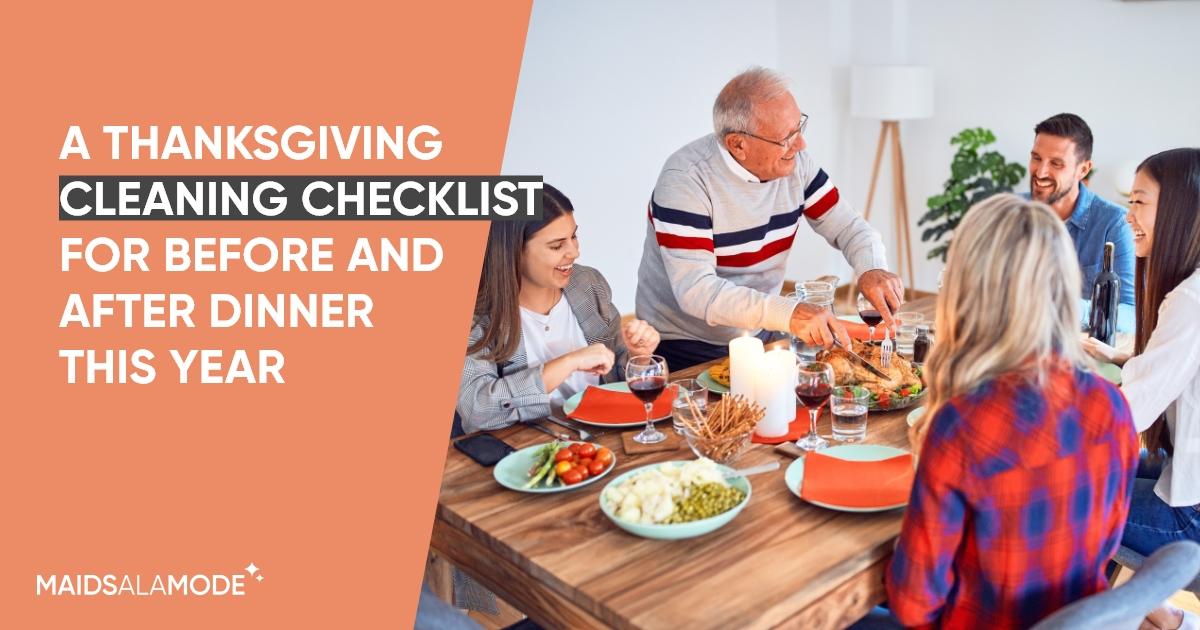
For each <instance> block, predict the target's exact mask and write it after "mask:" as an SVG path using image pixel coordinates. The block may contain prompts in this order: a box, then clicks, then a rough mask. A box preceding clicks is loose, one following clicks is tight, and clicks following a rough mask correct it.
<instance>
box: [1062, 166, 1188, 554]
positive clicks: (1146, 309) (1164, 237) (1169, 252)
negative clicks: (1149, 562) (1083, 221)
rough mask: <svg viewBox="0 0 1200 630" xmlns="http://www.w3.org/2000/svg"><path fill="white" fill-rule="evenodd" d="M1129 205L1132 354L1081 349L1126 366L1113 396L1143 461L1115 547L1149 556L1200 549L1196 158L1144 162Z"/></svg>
mask: <svg viewBox="0 0 1200 630" xmlns="http://www.w3.org/2000/svg"><path fill="white" fill-rule="evenodd" d="M1129 201H1130V209H1129V214H1128V216H1127V217H1126V219H1125V220H1126V221H1128V222H1129V224H1130V226H1131V227H1132V228H1133V240H1134V249H1135V253H1136V254H1137V268H1136V272H1135V275H1134V291H1135V294H1136V296H1137V337H1136V341H1135V343H1134V352H1133V355H1132V356H1130V355H1127V354H1124V353H1121V352H1119V351H1117V350H1116V349H1114V348H1112V347H1110V346H1107V345H1105V344H1103V343H1101V342H1099V341H1097V340H1095V339H1088V340H1087V341H1086V342H1084V347H1085V348H1086V349H1087V351H1088V352H1089V353H1091V354H1092V355H1093V356H1096V357H1098V358H1101V359H1104V360H1107V361H1111V362H1113V363H1117V364H1119V365H1123V366H1124V367H1123V369H1122V370H1121V380H1122V383H1123V384H1122V385H1121V391H1122V392H1123V393H1124V394H1125V397H1126V398H1127V399H1128V400H1129V406H1130V408H1131V409H1132V410H1133V421H1134V424H1135V425H1136V426H1137V429H1138V431H1140V432H1141V436H1142V444H1143V446H1144V447H1145V448H1146V454H1145V456H1144V458H1143V461H1142V466H1141V467H1140V468H1139V470H1138V477H1139V479H1138V480H1137V481H1136V483H1135V485H1134V491H1133V503H1132V505H1131V506H1130V509H1129V522H1128V523H1127V524H1126V525H1125V534H1124V536H1123V537H1122V539H1121V544H1123V545H1124V546H1126V547H1129V548H1130V549H1133V550H1134V551H1137V552H1138V553H1141V554H1143V555H1150V554H1151V553H1152V552H1154V551H1155V550H1156V549H1158V548H1159V547H1161V546H1163V545H1165V544H1167V543H1168V542H1171V541H1174V540H1181V539H1190V540H1194V541H1197V542H1200V510H1197V504H1200V326H1197V316H1200V149H1175V150H1172V151H1164V152H1162V153H1159V154H1157V155H1154V156H1151V157H1149V158H1147V159H1146V161H1145V162H1142V164H1141V165H1140V166H1138V170H1137V174H1136V176H1135V177H1134V180H1133V191H1132V193H1131V195H1130V198H1129Z"/></svg>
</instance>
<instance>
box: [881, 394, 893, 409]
mask: <svg viewBox="0 0 1200 630" xmlns="http://www.w3.org/2000/svg"><path fill="white" fill-rule="evenodd" d="M879 406H880V407H891V406H892V397H891V396H888V395H887V394H886V393H885V394H883V395H882V396H880V397H879Z"/></svg>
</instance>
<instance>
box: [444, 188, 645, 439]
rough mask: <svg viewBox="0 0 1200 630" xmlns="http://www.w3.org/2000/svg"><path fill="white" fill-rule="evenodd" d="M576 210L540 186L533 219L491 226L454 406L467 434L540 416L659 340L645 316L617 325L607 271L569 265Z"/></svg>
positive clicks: (613, 374)
mask: <svg viewBox="0 0 1200 630" xmlns="http://www.w3.org/2000/svg"><path fill="white" fill-rule="evenodd" d="M574 212H575V209H574V207H573V206H572V205H571V201H570V200H569V199H567V197H566V196H565V195H563V194H562V193H561V192H559V191H558V189H556V188H554V187H553V186H550V185H549V184H546V185H545V186H544V187H543V189H542V219H541V220H540V221H527V222H517V221H495V222H493V223H492V227H491V232H489V234H488V243H487V250H486V252H485V253H484V259H483V273H482V274H481V275H480V278H479V291H478V293H477V294H476V298H475V315H474V318H473V322H472V327H471V337H470V341H469V345H468V347H467V359H466V363H465V365H464V366H463V375H462V383H461V385H460V387H459V391H458V405H457V407H456V409H455V411H456V422H458V421H461V429H462V430H463V431H465V432H466V433H472V432H475V431H483V430H490V429H499V428H501V427H505V426H508V425H511V424H513V423H515V422H518V421H521V420H532V419H534V418H541V417H545V416H547V415H549V414H550V405H551V404H552V403H553V404H562V403H563V401H565V400H566V399H567V398H569V397H571V396H572V395H574V394H575V393H576V392H578V391H581V390H583V389H585V388H586V387H587V386H588V385H596V384H599V383H600V382H612V381H620V380H622V378H623V376H624V367H625V362H626V361H627V360H628V359H629V357H631V356H643V355H649V354H653V353H654V349H655V348H657V347H658V341H659V338H658V332H657V331H655V330H654V328H652V327H651V326H650V325H649V324H647V323H646V322H644V321H640V320H634V321H631V322H629V323H627V324H625V325H624V326H622V325H621V314H620V313H619V312H618V311H617V309H616V307H615V306H613V303H612V297H611V296H612V291H611V289H610V288H609V286H608V282H607V281H605V279H604V276H602V275H600V272H598V271H596V270H595V269H592V268H590V267H584V266H583V265H579V264H576V263H575V260H576V259H577V258H579V240H578V238H577V236H576V234H575V232H576V225H575V217H574V216H573V215H574Z"/></svg>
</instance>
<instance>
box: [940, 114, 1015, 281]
mask: <svg viewBox="0 0 1200 630" xmlns="http://www.w3.org/2000/svg"><path fill="white" fill-rule="evenodd" d="M995 141H996V136H995V134H993V133H992V132H991V130H988V129H984V128H982V127H976V128H974V129H964V130H962V131H961V132H960V133H959V134H958V135H957V136H954V137H953V138H952V139H951V140H950V144H952V145H953V144H957V145H959V147H958V152H957V153H955V154H954V161H952V162H951V163H950V179H948V180H946V183H945V184H944V185H943V187H942V194H940V195H934V196H932V197H930V198H929V200H928V201H926V202H925V205H927V206H928V207H929V212H926V213H925V216H923V217H921V220H920V221H917V225H925V224H926V223H930V224H932V225H931V227H929V228H927V229H926V230H925V231H924V232H922V233H921V241H922V242H925V241H934V242H937V241H939V240H941V238H942V237H943V236H947V238H946V241H945V242H944V243H941V244H939V245H938V246H937V247H934V248H933V249H931V250H929V254H928V256H926V258H938V257H940V258H941V259H942V260H943V261H945V260H946V250H947V249H948V248H949V247H950V238H949V237H948V235H949V233H950V232H953V231H954V228H956V227H958V223H959V221H962V218H963V215H965V214H966V213H967V210H968V209H969V208H970V207H971V206H973V205H975V204H976V203H979V202H980V201H983V200H984V199H987V198H988V197H991V196H992V195H994V194H996V193H1001V192H1012V187H1013V186H1015V185H1016V183H1017V182H1019V181H1021V178H1022V177H1024V176H1025V167H1024V166H1021V165H1020V164H1017V163H1016V162H1007V161H1005V159H1004V156H1003V155H1000V153H999V152H997V151H988V152H986V153H982V154H981V153H980V151H981V149H983V148H984V147H986V146H987V145H989V144H992V143H993V142H995Z"/></svg>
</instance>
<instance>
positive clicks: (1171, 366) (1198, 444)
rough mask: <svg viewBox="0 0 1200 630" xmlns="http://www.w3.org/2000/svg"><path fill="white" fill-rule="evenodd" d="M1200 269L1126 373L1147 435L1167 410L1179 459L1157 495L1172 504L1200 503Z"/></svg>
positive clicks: (1161, 314) (1171, 300) (1173, 297)
mask: <svg viewBox="0 0 1200 630" xmlns="http://www.w3.org/2000/svg"><path fill="white" fill-rule="evenodd" d="M1197 320H1200V269H1198V270H1196V272H1195V273H1193V274H1192V275H1191V276H1189V277H1188V278H1187V279H1186V280H1184V281H1183V282H1181V283H1179V286H1177V287H1175V290H1174V291H1171V292H1170V293H1168V294H1167V297H1166V298H1164V299H1163V303H1162V306H1161V307H1159V309H1158V327H1157V328H1155V329H1154V334H1152V335H1150V342H1149V343H1148V344H1146V350H1145V351H1144V352H1142V354H1140V355H1138V356H1136V357H1133V358H1132V359H1130V360H1129V361H1128V362H1126V363H1125V367H1124V368H1123V369H1122V370H1121V382H1122V385H1121V391H1122V392H1123V393H1124V394H1125V398H1126V399H1128V400H1129V407H1130V409H1132V410H1133V423H1134V425H1135V426H1137V430H1138V431H1145V430H1146V429H1147V428H1148V427H1149V426H1150V425H1151V424H1153V423H1154V421H1155V420H1156V419H1157V418H1158V416H1159V414H1161V413H1163V412H1164V411H1165V412H1166V414H1167V426H1168V427H1169V428H1170V431H1171V444H1172V445H1173V446H1174V447H1175V455H1174V457H1173V458H1172V461H1171V463H1170V464H1168V465H1167V466H1166V468H1164V469H1163V473H1162V477H1161V478H1160V479H1159V480H1158V484H1157V485H1155V486H1154V492H1155V494H1157V495H1158V496H1159V498H1161V499H1162V500H1163V501H1166V503H1167V505H1170V506H1172V507H1182V506H1185V505H1196V504H1200V326H1197Z"/></svg>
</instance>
